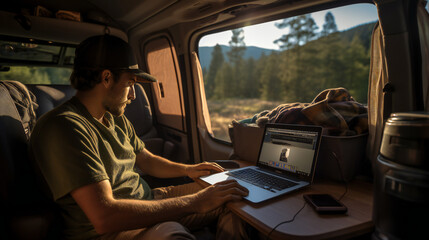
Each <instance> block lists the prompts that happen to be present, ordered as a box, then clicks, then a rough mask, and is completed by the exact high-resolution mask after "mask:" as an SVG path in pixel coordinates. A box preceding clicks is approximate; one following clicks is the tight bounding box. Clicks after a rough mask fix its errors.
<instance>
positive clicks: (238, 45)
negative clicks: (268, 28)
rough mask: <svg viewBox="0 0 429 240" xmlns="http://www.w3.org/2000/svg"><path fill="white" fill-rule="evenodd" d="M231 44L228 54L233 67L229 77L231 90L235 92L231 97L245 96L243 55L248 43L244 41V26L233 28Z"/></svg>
mask: <svg viewBox="0 0 429 240" xmlns="http://www.w3.org/2000/svg"><path fill="white" fill-rule="evenodd" d="M229 46H230V51H229V52H228V53H227V55H228V60H229V62H230V63H231V67H232V69H231V71H232V77H231V78H230V79H229V81H230V85H229V87H230V89H229V91H232V92H233V94H232V96H230V97H243V96H244V95H245V94H244V90H243V86H244V85H245V84H246V82H245V73H244V72H245V66H244V61H243V56H244V53H245V51H246V44H245V43H244V31H243V29H242V28H238V29H234V30H232V36H231V40H230V41H229ZM227 95H230V94H227Z"/></svg>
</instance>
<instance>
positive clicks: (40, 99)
mask: <svg viewBox="0 0 429 240" xmlns="http://www.w3.org/2000/svg"><path fill="white" fill-rule="evenodd" d="M27 87H28V89H29V90H30V91H31V92H32V93H33V94H34V95H35V96H36V99H37V103H38V105H39V107H38V108H37V109H36V116H37V119H39V118H40V117H41V116H42V115H43V114H45V113H47V112H49V111H50V110H52V109H54V108H55V107H56V106H59V105H60V104H62V103H64V102H65V101H67V100H69V99H70V98H72V97H73V96H74V95H75V93H76V90H75V89H74V88H73V87H72V86H70V85H27Z"/></svg>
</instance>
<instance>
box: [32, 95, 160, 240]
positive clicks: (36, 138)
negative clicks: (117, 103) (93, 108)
mask: <svg viewBox="0 0 429 240" xmlns="http://www.w3.org/2000/svg"><path fill="white" fill-rule="evenodd" d="M105 119H106V120H107V122H108V125H109V126H108V127H107V126H106V125H104V124H102V123H100V122H99V121H97V120H96V119H95V118H93V117H92V116H91V114H90V113H89V112H88V110H87V109H86V108H85V106H84V105H83V104H82V103H81V102H80V101H79V100H78V99H77V98H76V97H74V98H72V99H71V100H69V101H67V102H66V103H64V104H62V105H61V106H59V107H58V108H56V109H54V110H52V111H51V112H49V113H47V114H45V115H43V116H42V117H41V118H40V119H39V120H38V121H37V124H36V126H35V128H34V130H33V133H32V135H31V140H30V147H31V150H32V152H33V154H34V159H35V161H36V163H37V165H38V167H39V168H40V171H41V173H42V175H43V176H44V178H45V180H46V182H47V184H48V186H49V188H50V190H51V192H52V195H53V199H54V201H55V202H56V203H57V204H58V205H59V206H60V208H61V215H62V217H63V219H64V224H65V229H64V235H65V238H66V239H91V238H94V237H97V236H98V234H97V233H96V232H95V230H94V227H93V225H92V224H91V222H90V221H89V220H88V218H87V217H86V215H85V213H84V212H83V211H82V210H81V209H80V207H79V206H78V205H77V203H76V202H75V201H74V199H73V198H72V197H71V195H70V192H71V191H73V190H74V189H77V188H79V187H82V186H85V185H88V184H92V183H96V182H99V181H102V180H108V181H109V182H110V184H111V186H112V191H113V195H114V197H115V198H116V199H152V193H151V189H150V188H149V186H148V184H147V183H146V182H145V181H144V180H143V179H142V178H141V177H140V176H139V174H137V173H136V172H135V171H134V170H133V169H134V165H135V158H136V154H138V153H140V152H141V151H143V149H144V143H143V142H142V141H141V140H140V139H139V138H138V137H137V136H136V133H135V131H134V128H133V126H132V125H131V123H130V122H129V120H128V119H127V118H126V117H125V116H120V117H115V116H113V115H112V114H110V113H109V112H106V114H105Z"/></svg>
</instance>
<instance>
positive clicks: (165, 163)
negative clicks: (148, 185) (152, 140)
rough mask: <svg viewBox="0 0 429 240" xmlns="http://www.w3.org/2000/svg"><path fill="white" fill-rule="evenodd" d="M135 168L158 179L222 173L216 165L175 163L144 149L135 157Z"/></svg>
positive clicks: (196, 176)
mask: <svg viewBox="0 0 429 240" xmlns="http://www.w3.org/2000/svg"><path fill="white" fill-rule="evenodd" d="M136 163H137V166H138V167H139V168H140V170H142V171H143V172H145V173H147V174H149V175H151V176H154V177H158V178H172V177H183V176H188V177H190V178H198V177H201V176H204V175H209V174H211V173H213V172H222V171H224V169H223V168H222V167H221V166H219V165H218V164H216V163H207V162H205V163H200V164H195V165H188V164H182V163H176V162H173V161H170V160H167V159H165V158H163V157H160V156H157V155H154V154H152V153H151V152H149V151H148V150H147V149H144V150H143V151H142V152H140V153H139V154H138V155H137V157H136Z"/></svg>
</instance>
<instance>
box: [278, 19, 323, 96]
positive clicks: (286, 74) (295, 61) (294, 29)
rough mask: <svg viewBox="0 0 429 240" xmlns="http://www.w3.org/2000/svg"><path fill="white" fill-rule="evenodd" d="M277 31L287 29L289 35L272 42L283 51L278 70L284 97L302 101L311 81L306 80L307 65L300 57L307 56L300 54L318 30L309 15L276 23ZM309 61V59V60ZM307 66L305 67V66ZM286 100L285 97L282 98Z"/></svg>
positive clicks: (305, 49)
mask: <svg viewBox="0 0 429 240" xmlns="http://www.w3.org/2000/svg"><path fill="white" fill-rule="evenodd" d="M276 26H277V27H278V28H279V29H285V28H288V30H289V33H288V34H285V35H283V36H282V37H281V38H279V39H277V40H275V41H274V43H276V44H278V45H279V47H280V49H284V50H285V54H286V59H285V60H283V59H282V60H283V64H282V66H281V68H280V71H281V73H280V79H281V81H282V85H283V86H284V87H283V89H284V91H286V89H288V90H287V92H285V93H284V96H288V97H287V98H288V99H290V98H291V97H290V96H294V97H295V99H296V100H301V99H304V98H305V96H304V95H306V90H305V88H307V87H308V85H309V84H310V85H311V79H308V74H309V72H308V71H307V68H308V64H307V63H306V61H305V60H303V59H302V56H309V55H311V54H306V53H305V52H303V53H302V52H301V48H302V46H303V45H305V44H307V43H308V42H309V41H311V40H313V39H315V37H316V36H317V33H316V30H317V29H318V27H317V25H316V23H315V22H314V19H313V18H312V17H311V16H310V15H309V14H307V15H301V16H297V17H292V18H288V19H284V20H283V22H281V23H278V24H277V23H276ZM303 50H304V51H307V50H308V51H310V50H311V49H310V48H303ZM310 60H311V59H310ZM305 64H307V65H305ZM283 98H286V97H283Z"/></svg>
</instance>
